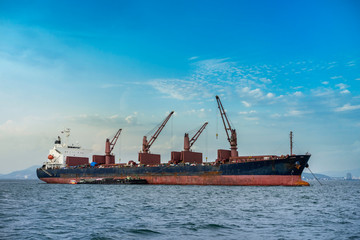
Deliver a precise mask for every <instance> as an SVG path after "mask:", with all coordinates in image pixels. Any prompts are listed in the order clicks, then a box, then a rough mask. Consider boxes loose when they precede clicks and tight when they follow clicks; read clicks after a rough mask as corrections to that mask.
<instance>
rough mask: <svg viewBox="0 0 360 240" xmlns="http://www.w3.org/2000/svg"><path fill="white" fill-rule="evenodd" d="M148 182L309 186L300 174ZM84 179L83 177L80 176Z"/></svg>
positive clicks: (173, 178) (63, 180)
mask: <svg viewBox="0 0 360 240" xmlns="http://www.w3.org/2000/svg"><path fill="white" fill-rule="evenodd" d="M141 178H142V179H146V180H147V181H148V183H149V184H166V185H226V186H309V185H310V184H309V183H308V182H305V181H303V180H301V176H298V175H296V176H288V175H221V176H219V175H218V176H142V177H141ZM81 179H84V178H81ZM41 180H42V181H44V182H47V183H63V184H70V183H76V182H78V181H80V178H79V179H76V178H41Z"/></svg>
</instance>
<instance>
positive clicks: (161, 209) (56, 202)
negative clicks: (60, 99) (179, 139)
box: [0, 180, 360, 240]
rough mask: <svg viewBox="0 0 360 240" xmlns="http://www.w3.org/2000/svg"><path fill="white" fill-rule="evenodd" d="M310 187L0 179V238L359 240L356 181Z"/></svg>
mask: <svg viewBox="0 0 360 240" xmlns="http://www.w3.org/2000/svg"><path fill="white" fill-rule="evenodd" d="M310 183H311V186H310V187H283V186H275V187H269V186H268V187H259V186H257V187H249V186H169V185H61V184H46V183H43V182H41V181H39V180H1V181H0V239H104V240H105V239H246V240H248V239H267V240H269V239H360V181H345V180H333V181H322V182H321V184H322V185H320V184H319V183H318V182H310Z"/></svg>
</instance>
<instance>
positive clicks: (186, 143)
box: [184, 122, 208, 151]
mask: <svg viewBox="0 0 360 240" xmlns="http://www.w3.org/2000/svg"><path fill="white" fill-rule="evenodd" d="M206 125H208V122H206V123H204V124H203V125H202V126H201V127H200V129H199V130H198V131H197V132H196V133H195V135H194V136H193V137H192V138H191V139H190V140H189V134H188V133H185V137H184V151H190V148H191V147H192V145H194V143H195V142H196V140H197V139H198V138H199V136H200V134H201V133H202V132H203V131H204V129H205V127H206Z"/></svg>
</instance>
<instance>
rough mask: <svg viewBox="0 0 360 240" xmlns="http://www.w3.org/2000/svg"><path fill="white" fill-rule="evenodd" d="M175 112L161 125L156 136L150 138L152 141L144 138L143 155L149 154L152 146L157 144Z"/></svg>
mask: <svg viewBox="0 0 360 240" xmlns="http://www.w3.org/2000/svg"><path fill="white" fill-rule="evenodd" d="M173 113H174V111H172V112H171V113H170V114H169V115H168V116H167V117H166V118H165V120H164V121H163V122H162V123H161V125H160V127H159V128H158V129H157V130H156V132H155V133H154V135H153V136H152V137H151V138H150V140H149V141H148V140H147V137H146V136H144V138H143V145H142V152H143V153H149V151H150V147H151V145H152V144H153V143H154V142H155V140H156V138H157V137H158V136H159V134H160V133H161V131H162V130H163V129H164V127H165V125H166V123H167V122H168V121H169V119H170V117H171V116H172V115H173Z"/></svg>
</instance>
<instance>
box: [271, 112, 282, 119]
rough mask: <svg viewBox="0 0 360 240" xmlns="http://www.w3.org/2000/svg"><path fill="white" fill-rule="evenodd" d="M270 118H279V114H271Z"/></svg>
mask: <svg viewBox="0 0 360 240" xmlns="http://www.w3.org/2000/svg"><path fill="white" fill-rule="evenodd" d="M270 117H271V118H280V117H281V114H279V113H274V114H271V115H270Z"/></svg>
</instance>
